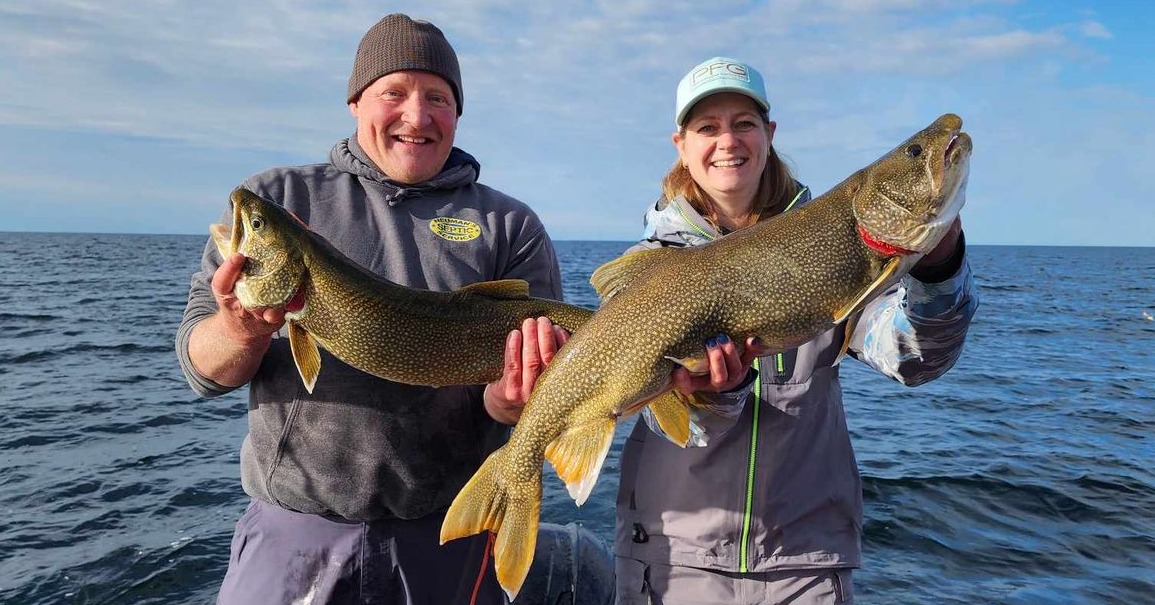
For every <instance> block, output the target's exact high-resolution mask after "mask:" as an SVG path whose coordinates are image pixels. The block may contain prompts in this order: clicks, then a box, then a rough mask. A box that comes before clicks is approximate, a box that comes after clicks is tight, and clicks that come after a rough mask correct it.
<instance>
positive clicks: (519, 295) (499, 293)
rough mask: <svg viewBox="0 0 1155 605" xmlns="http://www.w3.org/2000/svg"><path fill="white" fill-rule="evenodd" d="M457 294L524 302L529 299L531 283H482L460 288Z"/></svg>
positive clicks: (521, 281) (498, 281)
mask: <svg viewBox="0 0 1155 605" xmlns="http://www.w3.org/2000/svg"><path fill="white" fill-rule="evenodd" d="M455 292H469V293H471V294H477V295H479V296H485V297H488V298H497V299H500V300H522V299H526V298H529V282H527V281H525V280H524V279H498V280H494V281H481V282H477V283H475V284H469V285H468V286H463V287H461V288H458V289H457V290H455Z"/></svg>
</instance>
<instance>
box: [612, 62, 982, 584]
mask: <svg viewBox="0 0 1155 605" xmlns="http://www.w3.org/2000/svg"><path fill="white" fill-rule="evenodd" d="M769 111H770V103H769V101H767V98H766V90H765V85H764V84H763V80H762V76H761V75H760V74H759V73H758V72H757V71H756V70H755V69H754V68H752V67H750V66H749V65H746V64H744V63H742V62H739V61H735V60H733V59H727V58H724V57H716V58H713V59H710V60H708V61H705V62H703V63H702V64H700V65H698V66H696V67H695V68H694V69H693V70H691V71H690V72H689V73H688V74H686V76H685V77H684V78H683V79H682V81H681V83H680V84H679V85H678V91H677V98H676V113H675V120H676V123H677V126H678V130H677V132H675V133H674V135H673V143H674V147H675V148H677V150H678V161H677V162H676V163H675V164H674V166H673V167H672V168H671V170H670V172H669V174H667V175H666V177H665V179H664V181H663V183H662V185H663V198H662V199H661V200H659V201H658V203H657V204H656V205H655V206H653V207H652V208H650V210H649V211H648V212H647V214H646V234H645V239H644V241H642V242H640V243H639V244H637V245H636V246H634V247H633V248H631V250H630V251H633V250H637V249H643V248H653V247H658V246H694V245H699V244H702V243H705V242H708V241H710V240H712V239H715V238H717V237H720V236H723V235H725V234H726V233H729V232H731V231H736V230H738V229H743V228H745V227H748V226H750V225H753V224H755V223H756V222H758V221H760V220H765V219H767V218H769V217H771V216H774V215H776V214H780V213H782V212H788V211H789V210H791V209H793V208H797V207H798V206H800V205H802V204H805V203H807V202H808V201H809V200H810V195H809V193H808V191H807V189H806V188H805V187H803V186H802V185H801V184H800V183H799V182H798V181H796V180H795V179H794V177H793V175H792V174H791V172H790V170H789V169H788V168H787V167H786V165H785V164H784V163H783V162H782V160H781V159H779V157H778V155H777V153H776V152H775V150H774V146H773V141H774V131H775V129H776V127H777V125H776V124H775V122H773V121H771V120H770V117H769ZM972 290H973V279H972V277H971V274H970V269H969V265H968V263H967V262H966V256H965V243H964V241H963V237H962V233H961V227H960V224H959V223H958V222H957V221H956V223H955V227H954V228H953V229H952V230H951V232H949V233H948V234H947V235H946V236H945V237H944V239H943V241H942V242H941V243H940V244H939V245H938V247H936V248H935V249H934V250H933V251H931V252H930V253H929V254H927V255H926V256H925V257H923V259H922V260H920V261H919V264H918V265H916V266H915V268H914V269H912V271H911V272H910V274H909V275H908V276H906V277H904V278H903V281H902V283H901V284H900V285H898V286H896V287H895V288H893V289H892V290H891V291H889V292H887V293H886V294H884V295H883V296H881V297H879V298H878V299H876V300H875V301H874V302H872V303H871V304H869V305H868V306H867V308H866V309H864V310H863V312H862V315H861V319H860V320H859V321H858V323H857V324H856V328H855V331H854V333H853V335H852V336H851V338H850V345H849V351H850V354H851V355H853V356H854V357H856V358H857V359H859V360H860V361H862V362H864V363H866V364H867V365H869V366H871V367H874V368H875V369H877V370H879V371H881V372H883V373H884V374H886V375H888V376H891V377H892V378H894V379H896V380H898V381H900V382H902V383H903V384H907V385H917V384H922V383H924V382H927V381H929V380H933V379H935V378H937V377H938V376H941V375H942V374H943V373H944V372H946V371H947V370H948V369H949V368H950V367H951V366H952V365H953V364H954V361H955V360H956V359H957V358H958V356H959V354H960V353H961V351H962V346H963V342H964V339H965V337H966V331H967V327H968V325H969V323H970V319H971V317H972V316H973V315H974V311H975V309H976V307H977V305H978V302H977V299H976V298H975V296H974V294H973V292H972ZM927 320H930V321H927ZM844 339H845V334H844V330H843V329H842V326H838V327H837V328H835V329H832V330H830V331H829V332H826V333H824V334H822V335H821V336H819V337H817V338H815V339H814V340H812V341H810V342H808V343H806V344H804V345H802V346H800V347H798V348H797V349H794V350H790V351H786V352H783V353H781V354H775V355H768V356H765V357H761V358H759V359H757V360H756V361H755V362H754V364H753V366H754V368H755V369H756V370H757V371H756V372H751V373H750V374H751V375H753V376H756V378H754V379H753V380H750V378H749V376H747V375H746V368H747V367H748V366H749V358H748V357H746V358H743V357H739V356H738V355H737V354H736V353H735V350H734V346H733V343H730V342H729V341H728V339H727V338H725V337H724V336H723V337H721V338H720V339H718V340H717V341H715V340H714V339H711V342H709V343H707V346H708V350H709V352H710V359H711V366H710V369H711V372H710V374H709V375H707V376H704V377H697V378H691V377H689V376H688V375H686V374H685V373H684V371H680V372H683V373H682V375H681V376H678V377H677V380H676V383H677V384H678V387H679V388H680V389H682V390H699V391H717V392H719V395H717V396H715V398H714V399H715V402H716V403H717V404H719V407H721V406H722V405H723V404H725V403H726V402H727V401H733V400H735V399H737V400H738V401H740V404H739V405H736V406H732V408H731V414H730V416H731V418H733V417H734V416H735V415H736V421H735V424H734V425H733V426H732V427H730V428H729V429H728V430H726V431H725V432H723V433H721V434H720V435H712V437H711V440H710V442H709V445H708V446H707V447H691V448H685V449H682V448H679V447H677V446H675V445H673V444H671V443H669V442H668V441H666V440H665V439H663V438H662V437H661V436H660V431H658V430H657V429H656V423H653V422H652V419H651V418H649V417H646V420H647V422H639V423H637V425H636V426H635V427H634V431H633V433H632V434H631V435H630V437H629V439H628V440H627V442H626V445H625V448H624V451H623V453H622V462H621V465H622V466H621V469H622V470H621V483H620V487H619V491H618V499H617V535H616V540H615V554H616V567H617V593H618V595H617V598H618V603H622V604H633V603H661V604H665V605H674V604H683V603H685V604H689V603H693V604H696V605H705V604H710V603H725V604H726V605H736V604H741V603H791V604H793V605H809V604H817V603H852V602H853V600H854V590H853V586H852V584H851V570H852V569H853V568H855V567H858V566H859V562H860V539H861V531H862V487H861V481H860V479H859V475H858V467H857V462H856V460H855V458H854V452H853V449H852V448H851V444H850V435H849V432H848V429H847V426H846V418H845V414H844V411H843V407H842V394H841V386H840V383H839V371H838V366H837V365H835V362H836V360H837V359H838V357H839V352H840V350H841V349H842V345H843V341H844ZM864 342H869V343H870V345H869V346H864V345H863V343H864ZM747 355H749V354H747ZM652 425H653V427H652Z"/></svg>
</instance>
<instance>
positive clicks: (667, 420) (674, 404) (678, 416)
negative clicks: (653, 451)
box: [648, 389, 694, 447]
mask: <svg viewBox="0 0 1155 605" xmlns="http://www.w3.org/2000/svg"><path fill="white" fill-rule="evenodd" d="M690 402H691V397H690V396H687V395H684V394H683V393H682V392H681V391H679V390H677V389H670V390H668V391H666V392H665V393H662V394H661V395H658V396H657V397H655V398H653V399H652V400H651V401H650V403H649V404H648V405H649V406H650V413H651V414H653V415H654V421H656V422H657V423H658V428H660V429H662V433H664V434H665V436H666V439H669V440H670V441H671V442H672V443H674V444H676V445H678V446H679V447H686V445H687V444H689V443H690V435H691V434H692V433H693V432H694V429H693V428H692V425H693V421H692V420H690V405H691V403H690Z"/></svg>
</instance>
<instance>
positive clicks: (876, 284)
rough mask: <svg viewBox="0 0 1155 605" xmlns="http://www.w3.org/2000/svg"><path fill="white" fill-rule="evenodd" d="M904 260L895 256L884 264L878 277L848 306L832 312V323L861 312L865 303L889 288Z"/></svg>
mask: <svg viewBox="0 0 1155 605" xmlns="http://www.w3.org/2000/svg"><path fill="white" fill-rule="evenodd" d="M903 266H904V258H903V257H899V256H896V257H894V258H892V259H890V260H888V261H887V262H886V265H885V266H884V267H883V268H882V271H881V272H879V274H878V277H876V278H874V281H872V282H870V285H869V286H867V287H866V288H865V289H864V290H863V291H862V292H860V293H859V294H858V297H857V298H855V299H854V300H853V301H851V302H850V304H848V305H846V306H844V307H842V308H840V309H835V310H834V323H841V322H843V321H845V320H846V318H848V317H850V316H851V315H853V314H854V313H857V312H858V311H861V310H862V308H863V307H865V306H866V303H868V302H870V301H871V299H873V298H874V297H875V296H877V295H878V294H879V293H880V292H882V291H883V290H884V289H886V288H887V287H889V286H890V284H891V283H892V280H893V278H894V276H895V275H896V274H897V273H898V272H899V271H900V270H901V269H902V268H903Z"/></svg>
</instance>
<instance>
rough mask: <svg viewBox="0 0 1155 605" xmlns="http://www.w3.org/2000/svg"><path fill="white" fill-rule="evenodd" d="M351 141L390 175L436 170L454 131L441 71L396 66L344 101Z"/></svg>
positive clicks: (419, 177) (409, 176) (403, 177)
mask: <svg viewBox="0 0 1155 605" xmlns="http://www.w3.org/2000/svg"><path fill="white" fill-rule="evenodd" d="M349 111H350V112H351V113H352V114H353V117H354V118H356V120H357V143H359V144H360V145H361V148H362V149H364V150H365V153H367V154H368V155H369V158H370V159H372V160H373V162H374V163H376V164H377V167H378V168H380V169H381V171H382V172H384V173H385V175H386V176H388V177H389V178H390V179H392V180H394V181H397V182H398V183H404V184H415V183H420V182H423V181H427V180H429V179H431V178H433V177H434V176H436V175H437V173H438V172H441V168H442V167H443V166H444V165H445V160H446V158H448V157H449V152H450V151H452V150H453V136H454V134H455V133H456V131H457V102H456V100H455V99H454V97H453V88H452V87H451V86H450V85H449V83H448V82H446V81H445V80H444V79H442V78H441V76H437V75H434V74H431V73H429V72H424V71H397V72H393V73H391V74H386V75H384V76H381V77H380V78H377V79H376V80H374V81H373V83H372V84H370V85H369V86H368V87H366V88H365V90H364V91H362V92H361V96H360V97H358V98H357V99H356V100H354V101H353V102H351V103H349Z"/></svg>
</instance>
